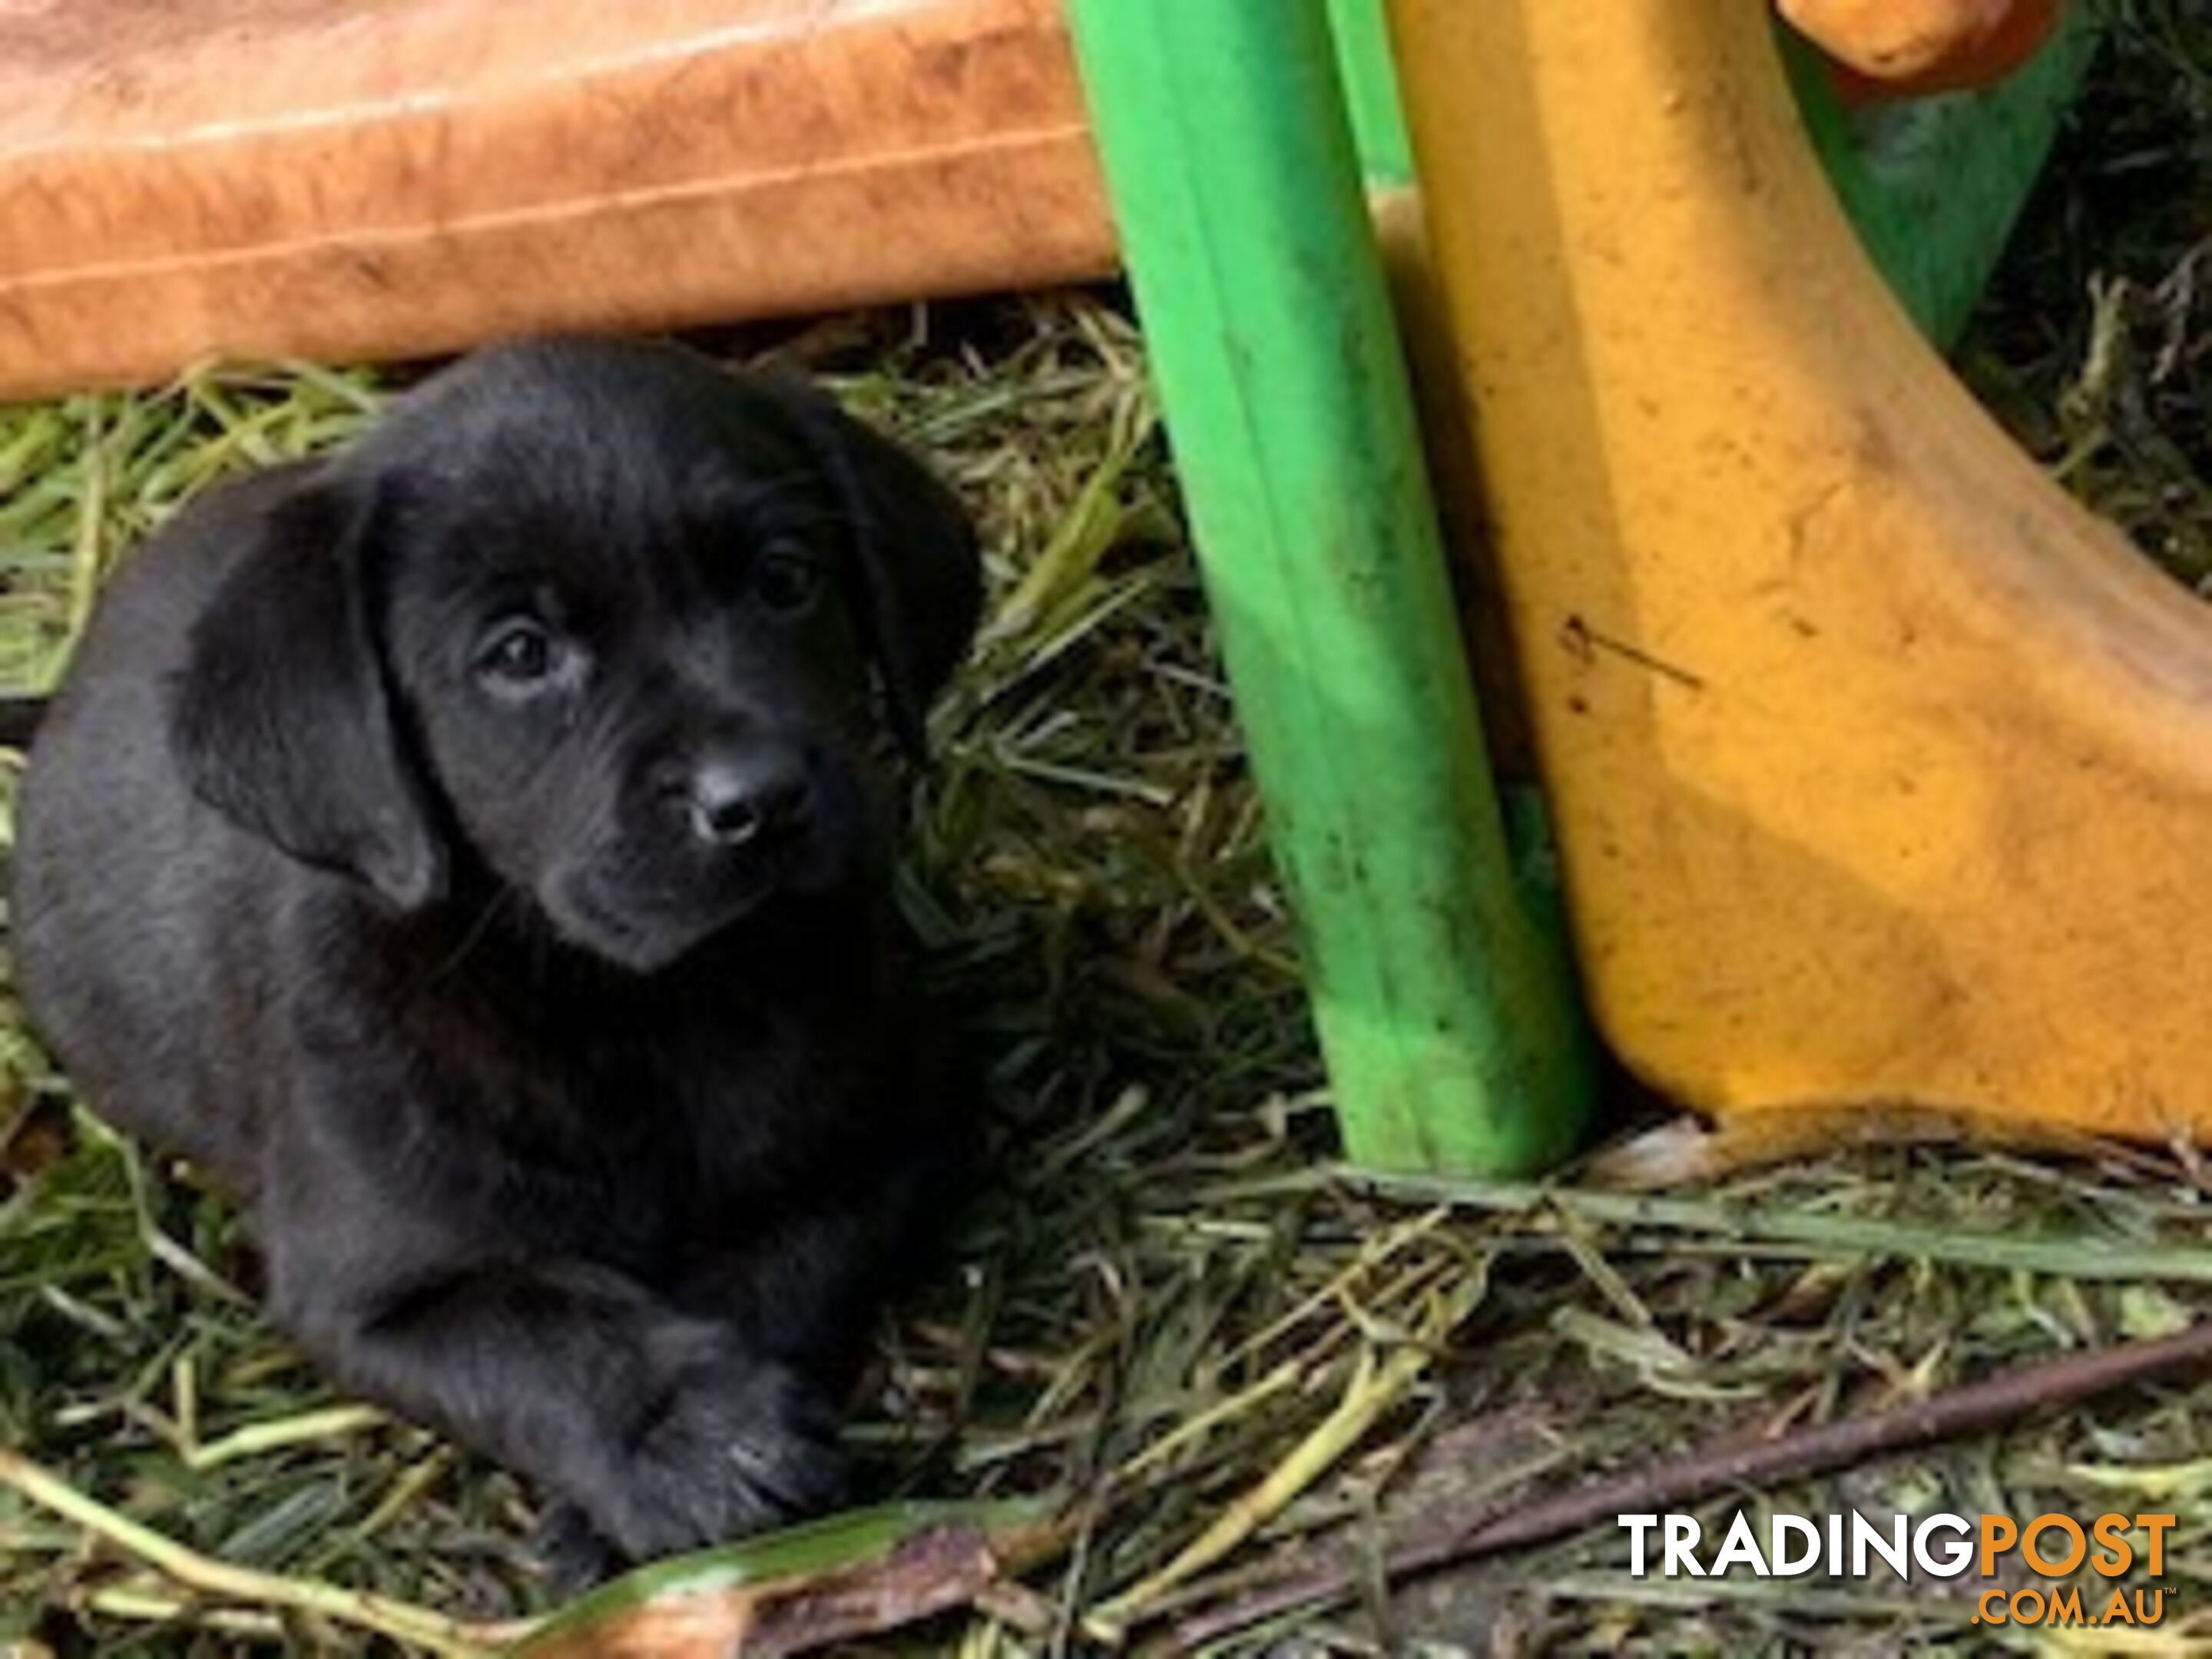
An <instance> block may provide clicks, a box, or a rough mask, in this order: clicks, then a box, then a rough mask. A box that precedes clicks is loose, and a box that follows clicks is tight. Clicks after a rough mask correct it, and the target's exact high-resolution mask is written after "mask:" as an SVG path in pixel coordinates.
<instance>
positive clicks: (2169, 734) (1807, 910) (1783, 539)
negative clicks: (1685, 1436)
mask: <svg viewBox="0 0 2212 1659" xmlns="http://www.w3.org/2000/svg"><path fill="white" fill-rule="evenodd" d="M1393 3H1394V8H1395V21H1396V23H1397V25H1398V27H1399V30H1400V39H1401V46H1402V52H1401V61H1402V65H1403V68H1402V72H1403V74H1404V76H1405V78H1406V82H1407V97H1408V103H1409V106H1410V107H1409V113H1410V116H1411V120H1412V129H1413V138H1414V141H1415V149H1416V154H1417V157H1418V160H1419V165H1420V167H1421V170H1422V176H1423V179H1424V181H1425V186H1426V194H1427V197H1428V200H1427V210H1428V215H1429V231H1430V235H1431V246H1432V249H1433V251H1434V256H1435V258H1436V261H1437V266H1438V269H1439V270H1440V273H1441V276H1442V280H1443V283H1444V285H1445V288H1446V289H1447V293H1448V299H1449V307H1448V308H1449V315H1450V327H1451V330H1452V332H1453V335H1454V337H1455V349H1456V356H1457V361H1458V362H1459V363H1460V366H1461V371H1462V380H1463V382H1464V385H1465V387H1466V389H1467V393H1468V400H1469V402H1470V404H1471V405H1472V411H1473V415H1474V421H1473V423H1472V427H1471V428H1470V429H1471V432H1472V436H1471V437H1470V438H1469V439H1468V442H1469V444H1470V445H1471V447H1472V451H1473V458H1474V461H1475V463H1476V464H1477V465H1478V466H1479V469H1480V476H1481V477H1483V479H1484V480H1485V485H1484V488H1485V489H1486V502H1485V505H1486V508H1487V510H1488V514H1489V517H1490V520H1491V522H1492V525H1493V526H1494V529H1495V533H1496V536H1497V538H1498V556H1499V559H1500V562H1501V564H1502V568H1503V575H1504V584H1505V586H1506V590H1507V592H1508V595H1509V604H1510V618H1511V623H1512V625H1513V629H1514V633H1515V635H1516V649H1517V651H1518V653H1519V655H1520V658H1521V661H1522V678H1523V682H1524V684H1525V686H1526V688H1527V690H1528V697H1529V702H1530V705H1531V714H1532V717H1533V720H1534V725H1535V728H1536V735H1537V742H1538V748H1539V751H1540V755H1541V760H1542V763H1543V767H1544V770H1545V773H1546V775H1547V781H1548V783H1549V785H1550V787H1551V790H1552V793H1553V805H1554V809H1555V812H1556V821H1557V825H1558V829H1559V836H1560V839H1561V842H1562V852H1563V855H1564V859H1565V872H1566V877H1567V883H1568V889H1569V896H1570V900H1571V908H1572V912H1573V917H1574V922H1575V927H1576V931H1577V935H1578V940H1579V944H1580V947H1581V955H1582V961H1583V966H1584V969H1585V972H1586V974H1587V976H1588V981H1589V987H1590V990H1591V992H1592V994H1593V997H1594V1000H1595V1006H1596V1009H1597V1012H1598V1016H1599V1018H1600V1020H1601V1024H1602V1025H1603V1027H1604V1029H1605V1030H1606V1031H1607V1035H1608V1036H1609V1037H1610V1038H1611V1040H1612V1042H1613V1044H1614V1045H1615V1046H1616V1047H1617V1048H1618V1049H1619V1050H1620V1052H1621V1053H1622V1054H1623V1055H1624V1056H1626V1058H1627V1059H1628V1060H1630V1062H1631V1063H1632V1065H1633V1066H1635V1067H1636V1068H1637V1069H1638V1070H1639V1071H1640V1072H1642V1073H1644V1075H1645V1076H1647V1077H1648V1078H1650V1079H1651V1080H1653V1081H1654V1082H1656V1084H1657V1085H1659V1086H1661V1087H1662V1089H1664V1090H1665V1091H1668V1092H1669V1093H1671V1094H1674V1096H1676V1097H1680V1098H1681V1099H1684V1100H1686V1101H1688V1102H1690V1103H1693V1104H1699V1105H1702V1106H1705V1107H1707V1108H1710V1109H1714V1110H1716V1111H1717V1112H1718V1113H1720V1114H1722V1115H1723V1116H1724V1117H1725V1118H1727V1119H1728V1120H1729V1121H1730V1122H1731V1124H1732V1125H1733V1127H1736V1128H1737V1129H1739V1130H1741V1131H1747V1132H1753V1126H1755V1125H1757V1124H1758V1123H1759V1122H1760V1121H1765V1122H1766V1123H1768V1124H1771V1125H1772V1126H1773V1128H1774V1131H1775V1133H1776V1136H1777V1138H1778V1139H1784V1138H1790V1136H1791V1135H1792V1133H1793V1131H1794V1130H1795V1129H1796V1128H1797V1127H1801V1126H1802V1124H1804V1123H1805V1122H1806V1121H1808V1118H1809V1116H1810V1115H1812V1114H1814V1113H1816V1112H1820V1111H1822V1110H1824V1109H1832V1108H1839V1107H1842V1108H1851V1107H1857V1108H1869V1109H1885V1110H1891V1109H1907V1110H1912V1109H1920V1110H1933V1111H1936V1112H1938V1113H1942V1114H1949V1115H1963V1116H1966V1117H1968V1118H1973V1117H1979V1118H1981V1119H1983V1120H1984V1121H2002V1122H2004V1123H2006V1124H2008V1125H2025V1124H2040V1125H2048V1126H2072V1127H2079V1128H2087V1129H2092V1130H2103V1131H2116V1132H2122V1133H2130V1134H2139V1135H2163V1134H2166V1133H2169V1132H2171V1131H2172V1130H2173V1129H2175V1128H2177V1127H2184V1126H2186V1127H2192V1128H2193V1129H2194V1131H2195V1132H2196V1133H2197V1134H2199V1135H2200V1136H2201V1135H2202V1134H2203V1133H2205V1132H2206V1131H2207V1130H2208V1129H2212V1017H2208V1015H2207V1012H2206V1010H2205V1007H2204V1006H2203V994H2204V987H2207V986H2212V874H2208V872H2212V620H2208V618H2207V617H2206V616H2205V614H2204V612H2203V609H2202V608H2201V605H2200V604H2199V603H2198V602H2197V601H2195V600H2192V599H2190V598H2188V597H2186V596H2185V594H2184V593H2183V592H2181V591H2180V590H2179V588H2177V587H2175V586H2172V585H2171V584H2170V583H2168V582H2167V581H2166V579H2164V578H2163V577H2162V576H2160V574H2158V573H2157V572H2156V571H2154V569H2153V568H2151V567H2150V566H2149V565H2148V563H2147V562H2145V561H2144V560H2143V559H2142V556H2140V555H2138V554H2137V553H2136V550H2134V549H2132V548H2131V547H2130V546H2128V545H2127V544H2125V543H2124V540H2123V539H2122V538H2121V537H2120V536H2118V534H2117V533H2116V532H2114V531H2112V529H2111V528H2110V527H2108V526H2106V525H2105V524H2103V523H2102V522H2100V521H2099V520H2096V519H2095V518H2093V517H2092V516H2091V515H2089V514H2088V513H2085V512H2083V511H2082V510H2081V509H2079V508H2078V507H2075V505H2074V504H2073V503H2072V502H2071V501H2069V500H2068V499H2067V497H2066V496H2064V495H2063V494H2062V493H2061V492H2059V491H2058V490H2057V489H2055V488H2054V487H2053V486H2052V485H2051V483H2048V482H2047V481H2046V480H2045V478H2044V477H2042V476H2041V475H2040V474H2039V472H2038V471H2036V470H2035V468H2034V467H2033V465H2031V464H2030V463H2029V462H2028V461H2027V459H2026V458H2025V457H2023V456H2022V455H2021V453H2019V452H2018V451H2017V450H2016V449H2015V447H2014V446H2013V445H2012V444H2011V443H2010V442H2009V441H2008V440H2007V439H2006V437H2005V436H2004V435H2003V434H2002V432H2000V431H1999V430H1998V429H1997V428H1996V427H1995V426H1994V425H1993V424H1992V423H1991V422H1990V420H1989V419H1988V418H1987V416H1984V414H1983V413H1982V411H1981V410H1979V409H1978V408H1977V407H1976V406H1975V405H1974V404H1972V401H1971V400H1970V399H1969V398H1968V397H1967V395H1966V392H1964V390H1963V389H1962V388H1961V387H1960V386H1959V384H1958V383H1957V382H1956V380H1954V378H1953V377H1952V376H1951V374H1949V373H1948V371H1947V369H1946V368H1945V367H1944V365H1943V364H1942V362H1941V361H1940V360H1939V359H1938V358H1937V357H1936V356H1935V355H1934V354H1933V353H1931V352H1930V351H1929V349H1928V348H1927V347H1926V346H1924V345H1923V343H1921V341H1920V339H1919V337H1917V335H1916V334H1915V332H1914V331H1913V330H1912V328H1911V325H1910V324H1909V323H1908V322H1907V320H1906V319H1905V315H1904V313H1902V312H1901V311H1900V310H1899V307H1897V305H1896V304H1895V303H1894V301H1893V300H1892V299H1891V297H1890V295H1889V294H1888V293H1887V290H1886V289H1884V287H1883V285H1882V283H1881V280H1880V278H1879V277H1878V276H1876V275H1875V271H1874V270H1872V269H1871V268H1870V267H1869V264H1868V263H1867V261H1866V259H1865V258H1864V256H1863V254H1862V253H1861V252H1860V250H1859V248H1858V246H1857V242H1856V240H1855V239H1854V238H1853V236H1852V234H1851V232H1850V228H1849V226H1848V225H1847V224H1846V222H1845V221H1844V217H1843V215H1842V214H1841V212H1840V211H1839V210H1838V208H1837V206H1836V204H1835V202H1834V200H1833V199H1832V195H1831V193H1830V191H1829V189H1828V186H1827V185H1826V181H1825V179H1823V177H1822V176H1821V173H1820V169H1819V167H1818V164H1817V163H1816V161H1815V160H1814V155H1813V153H1812V151H1811V149H1809V147H1808V144H1807V143H1806V141H1805V137H1804V134H1803V131H1802V127H1801V125H1800V124H1799V121H1798V118H1797V114H1796V109H1795V108H1794V106H1793V105H1792V103H1791V101H1790V95H1789V93H1788V90H1787V88H1786V87H1785V85H1784V79H1783V74H1782V70H1781V66H1780V64H1779V63H1778V60H1777V58H1776V55H1775V47H1774V43H1773V41H1772V40H1771V33H1770V30H1769V27H1768V19H1767V16H1766V9H1765V5H1764V4H1763V3H1761V0H1705V3H1699V4H1693V5H1686V4H1683V3H1680V0H1623V3H1620V4H1617V5H1602V6H1600V5H1566V4H1561V3H1559V0H1483V3H1481V4H1479V5H1475V4H1468V3H1466V0H1393ZM1477 86H1479V87H1480V88H1482V92H1481V95H1480V96H1479V97H1478V96H1472V95H1470V94H1469V92H1468V88H1471V87H1477Z"/></svg>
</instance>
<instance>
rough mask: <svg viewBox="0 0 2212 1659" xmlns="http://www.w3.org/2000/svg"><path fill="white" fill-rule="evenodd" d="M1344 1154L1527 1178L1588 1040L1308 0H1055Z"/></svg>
mask: <svg viewBox="0 0 2212 1659" xmlns="http://www.w3.org/2000/svg"><path fill="white" fill-rule="evenodd" d="M1070 17H1071V21H1073V26H1074V36H1075V44H1076V52H1077V60H1078V63H1079V65H1080V67H1081V70H1082V73H1083V76H1084V81H1085V88H1086V90H1087V94H1088V96H1089V99H1090V102H1091V120H1092V125H1093V130H1094V131H1095V133H1096V135H1097V141H1098V144H1099V149H1100V154H1101V155H1102V157H1103V161H1104V163H1105V169H1106V176H1107V179H1108V182H1109V186H1110V188H1111V190H1112V192H1113V197H1114V205H1115V216H1116V218H1117V220H1118V222H1119V224H1120V229H1121V243H1122V254H1123V259H1124V262H1125V264H1127V268H1128V270H1129V274H1130V279H1131V282H1132V284H1133V288H1134V289H1135V293H1136V299H1137V306H1138V310H1139V314H1140V315H1141V317H1142V319H1143V321H1144V325H1145V331H1146V341H1147V343H1148V346H1149V349H1150V353H1151V359H1152V372H1153V374H1154V375H1155V377H1156V379H1157V380H1158V385H1159V388H1160V392H1161V397H1162V400H1163V403H1164V409H1165V412H1166V419H1167V426H1168V431H1169V436H1170V441H1171V443H1172V444H1173V447H1174V448H1175V452H1176V460H1177V464H1178V467H1179V470H1180V471H1181V475H1182V483H1183V489H1184V494H1185V497H1186V500H1187V502H1188V508H1189V512H1190V516H1191V522H1192V526H1193V529H1194V532H1195V535H1196V541H1197V546H1198V552H1199V559H1200V567H1201V569H1202V571H1203V574H1204V579H1205V582H1206V592H1207V596H1208V599H1209V601H1210V603H1211V605H1212V610H1213V612H1214V616H1215V619H1216V623H1217V625H1218V629H1219V633H1220V637H1221V645H1222V653H1223V656H1224V657H1225V659H1226V662H1227V666H1228V670H1229V677H1230V680H1231V687H1232V689H1233V690H1234V693H1235V696H1236V698H1237V710H1238V714H1239V717H1240V719H1241V720H1242V722H1243V728H1244V732H1245V736H1246V739H1247V743H1248V744H1249V750H1250V755H1251V763H1252V767H1253V771H1254V775H1255V779H1256V780H1257V781H1258V784H1259V787H1260V789H1261V793H1262V796H1263V797H1264V799H1265V800H1266V803H1267V811H1268V814H1269V823H1270V829H1271V834H1272V837H1273V846H1274V849H1275V854H1276V858H1277V861H1278V864H1279V866H1280V868H1281V870H1282V872H1283V876H1284V878H1285V884H1286V886H1287V888H1288V890H1289V894H1290V897H1291V903H1292V905H1293V906H1294V908H1295V909H1296V912H1297V917H1298V921H1299V924H1300V929H1301V933H1302V934H1303V938H1304V945H1305V951H1306V959H1307V964H1308V976H1309V988H1310V995H1311V998H1312V1002H1313V1008H1314V1016H1315V1022H1316V1027H1317V1029H1318V1030H1319V1032H1320V1036H1321V1042H1322V1053H1323V1056H1324V1058H1325V1060H1327V1063H1328V1072H1329V1077H1330V1081H1331V1085H1332V1087H1333V1091H1334V1097H1335V1101H1336V1109H1337V1115H1338V1121H1339V1122H1340V1125H1341V1127H1342V1130H1343V1134H1344V1139H1345V1146H1346V1152H1347V1153H1348V1155H1349V1156H1350V1157H1351V1158H1352V1159H1353V1160H1354V1161H1356V1162H1358V1163H1362V1164H1368V1165H1370V1166H1374V1167H1380V1168H1389V1169H1397V1170H1461V1171H1470V1172H1471V1171H1481V1172H1486V1173H1491V1174H1504V1173H1506V1172H1508V1171H1521V1172H1530V1171H1534V1170H1540V1169H1541V1168H1543V1167H1544V1166H1546V1165H1547V1164H1551V1163H1553V1161H1555V1160H1556V1159H1558V1158H1559V1157H1560V1156H1561V1155H1562V1154H1564V1153H1565V1152H1567V1151H1569V1150H1570V1149H1571V1147H1572V1146H1573V1145H1574V1143H1575V1140H1576V1138H1577V1133H1578V1132H1579V1130H1580V1128H1581V1127H1582V1125H1583V1121H1584V1117H1585V1115H1586V1109H1587V1107H1588V1104H1589V1097H1590V1094H1591V1089H1592V1082H1591V1079H1592V1066H1591V1053H1590V1048H1589V1043H1588V1042H1587V1040H1586V1039H1585V1037H1584V1036H1583V1030H1582V1027H1581V1024H1580V1019H1579V1013H1578V1009H1579V1004H1578V1003H1577V1000H1576V999H1575V996H1574V994H1573V991H1572V987H1571V976H1570V974H1569V970H1568V969H1567V967H1566V965H1565V953H1564V951H1562V950H1561V949H1560V948H1559V944H1558V941H1557V938H1556V935H1555V934H1554V933H1553V932H1552V931H1551V929H1550V928H1549V927H1547V923H1546V921H1545V920H1544V919H1543V917H1542V915H1541V908H1542V906H1541V892H1540V890H1539V885H1538V884H1536V883H1534V882H1532V881H1524V880H1522V879H1521V878H1518V877H1516V872H1515V871H1514V869H1513V866H1512V863H1511V859H1510V848H1509V843H1508V840H1507V836H1506V834H1505V829H1504V823H1503V820H1502V817H1501V813H1500V810H1499V806H1498V799H1497V795H1496V793H1495V792H1494V790H1493V789H1492V784H1491V781H1490V776H1489V769H1488V765H1487V763H1486V759H1485V757H1484V753H1483V748H1482V739H1481V733H1480V726H1479V725H1478V723H1477V719H1476V709H1475V704H1474V691H1473V688H1472V682H1471V681H1470V679H1469V678H1468V665H1467V661H1466V657H1465V653H1464V647H1462V643H1461V640H1460V635H1459V630H1458V625H1457V612H1456V609H1455V605H1454V604H1453V601H1452V595H1451V592H1450V588H1449V580H1448V578H1447V574H1446V571H1445V566H1444V559H1443V550H1442V548H1441V546H1440V544H1439V542H1438V539H1437V529H1436V520H1435V516H1434V513H1433V511H1432V506H1431V499H1430V495H1429V491H1428V484H1427V481H1426V477H1425V471H1424V468H1423V465H1422V461H1421V453H1420V449H1419V444H1418V442H1417V439H1416V431H1415V426H1414V416H1413V401H1412V397H1411V393H1410V391H1409V389H1408V386H1407V378H1406V371H1405V366H1404V362H1403V361H1402V359H1401V356H1400V349H1399V344H1398V339H1397V334H1396V331H1395V325H1394V322H1393V319H1392V316H1391V313H1390V307H1389V299H1388V295H1387V292H1386V289H1385V287H1384V281H1383V270H1382V265H1381V262H1380V258H1379V256H1378V254H1377V252H1376V248H1375V246H1374V243H1373V240H1372V236H1371V233H1370V229H1369V225H1368V221H1367V216H1366V210H1365V206H1364V200H1363V197H1362V193H1361V188H1360V177H1359V170H1358V163H1357V161H1355V159H1354V153H1353V146H1352V137H1351V134H1350V131H1349V130H1348V128H1347V125H1346V115H1345V110H1344V101H1343V94H1342V91H1341V88H1340V83H1339V81H1338V78H1337V69H1336V64H1335V62H1334V57H1333V54H1332V50H1331V43H1330V38H1329V32H1328V22H1327V18H1326V14H1325V11H1324V6H1323V0H1074V3H1073V6H1072V7H1071V9H1070Z"/></svg>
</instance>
